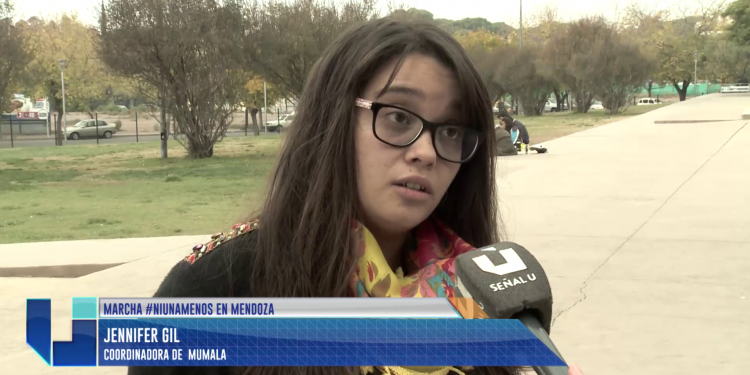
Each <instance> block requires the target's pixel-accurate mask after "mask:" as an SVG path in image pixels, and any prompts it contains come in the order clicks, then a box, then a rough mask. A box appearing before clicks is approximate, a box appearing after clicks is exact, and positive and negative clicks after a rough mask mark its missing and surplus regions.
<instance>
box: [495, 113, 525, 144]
mask: <svg viewBox="0 0 750 375" xmlns="http://www.w3.org/2000/svg"><path fill="white" fill-rule="evenodd" d="M500 126H501V127H502V128H503V129H505V131H507V132H508V133H510V134H511V136H512V141H513V144H514V145H515V144H518V143H520V144H521V151H522V152H523V151H525V152H526V153H529V143H530V139H529V131H528V130H527V129H526V125H524V124H523V123H522V122H521V121H518V120H516V119H514V118H513V117H510V115H508V114H504V115H501V116H500Z"/></svg>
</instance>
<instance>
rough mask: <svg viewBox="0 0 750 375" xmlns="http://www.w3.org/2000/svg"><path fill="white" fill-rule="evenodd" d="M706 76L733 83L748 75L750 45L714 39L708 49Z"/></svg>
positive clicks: (726, 39)
mask: <svg viewBox="0 0 750 375" xmlns="http://www.w3.org/2000/svg"><path fill="white" fill-rule="evenodd" d="M706 56H707V61H706V69H705V71H704V74H706V75H708V78H709V79H711V80H713V81H718V82H722V83H733V82H736V81H737V80H738V79H741V77H744V76H745V74H746V73H747V68H748V66H749V65H750V45H740V44H737V43H736V42H735V41H734V39H728V38H721V37H719V38H714V40H712V41H711V44H710V45H709V46H708V47H707V53H706Z"/></svg>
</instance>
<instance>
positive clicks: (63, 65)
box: [57, 59, 68, 146]
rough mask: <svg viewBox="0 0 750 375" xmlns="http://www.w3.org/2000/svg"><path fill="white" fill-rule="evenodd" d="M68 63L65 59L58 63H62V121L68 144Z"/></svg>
mask: <svg viewBox="0 0 750 375" xmlns="http://www.w3.org/2000/svg"><path fill="white" fill-rule="evenodd" d="M67 63H68V62H67V60H65V59H59V60H57V64H58V65H60V79H61V80H62V102H63V118H62V119H61V120H60V121H61V122H62V123H63V124H62V128H63V132H64V134H65V140H64V142H65V145H66V146H67V144H68V112H67V111H66V110H65V66H66V65H67Z"/></svg>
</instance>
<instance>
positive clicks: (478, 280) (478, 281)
mask: <svg viewBox="0 0 750 375" xmlns="http://www.w3.org/2000/svg"><path fill="white" fill-rule="evenodd" d="M455 270H456V272H455V276H456V288H455V290H454V292H455V293H456V295H457V296H459V297H465V298H471V299H473V300H474V301H475V302H476V303H477V304H478V305H479V307H480V308H482V310H484V312H485V313H486V314H487V316H489V318H490V319H518V320H520V321H521V323H523V325H524V326H526V328H528V329H529V330H530V331H531V332H532V333H533V334H534V335H535V336H536V337H538V338H539V340H541V341H542V342H543V343H544V344H545V345H547V347H548V348H549V349H550V350H551V351H552V352H553V353H555V354H556V355H557V356H558V357H560V359H562V360H563V361H564V359H563V357H562V355H560V351H558V350H557V348H556V347H555V344H553V343H552V340H551V339H550V337H549V332H550V325H551V322H552V288H551V287H550V284H549V280H548V279H547V275H546V274H545V273H544V269H543V268H542V265H541V264H540V263H539V262H538V261H537V260H536V258H534V256H533V255H531V253H530V252H529V251H528V250H526V248H524V247H523V246H521V245H518V244H516V243H513V242H500V243H496V244H494V245H490V246H485V247H482V248H479V249H476V250H472V251H470V252H467V253H464V254H461V255H459V256H458V257H456V262H455ZM532 368H533V369H534V371H535V372H536V373H537V374H539V375H568V367H567V366H533V367H532Z"/></svg>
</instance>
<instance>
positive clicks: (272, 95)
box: [241, 76, 281, 135]
mask: <svg viewBox="0 0 750 375" xmlns="http://www.w3.org/2000/svg"><path fill="white" fill-rule="evenodd" d="M245 90H246V91H245V92H243V93H242V96H241V99H242V102H243V103H245V106H246V107H247V108H248V110H249V111H250V115H251V116H252V119H253V130H254V131H255V135H259V134H260V126H258V118H257V115H258V112H260V108H264V107H265V101H268V103H272V104H273V103H276V102H278V101H279V99H281V94H280V93H279V91H278V90H277V89H276V87H274V86H273V85H271V84H268V83H266V89H265V92H264V90H263V78H261V77H259V76H253V77H251V78H250V79H248V80H247V82H246V83H245ZM264 94H265V97H264ZM264 99H265V100H264ZM266 111H268V108H266ZM262 120H263V119H262V118H261V121H262Z"/></svg>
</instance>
